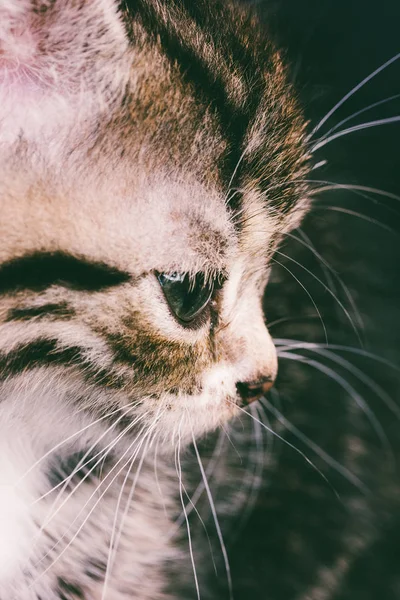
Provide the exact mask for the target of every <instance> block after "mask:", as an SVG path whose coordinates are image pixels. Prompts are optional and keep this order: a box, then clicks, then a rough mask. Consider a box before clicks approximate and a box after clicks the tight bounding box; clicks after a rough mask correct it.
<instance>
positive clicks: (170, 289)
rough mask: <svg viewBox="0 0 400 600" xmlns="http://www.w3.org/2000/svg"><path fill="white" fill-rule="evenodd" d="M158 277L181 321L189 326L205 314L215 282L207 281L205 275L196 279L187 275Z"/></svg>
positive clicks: (198, 274) (200, 275)
mask: <svg viewBox="0 0 400 600" xmlns="http://www.w3.org/2000/svg"><path fill="white" fill-rule="evenodd" d="M157 277H158V281H159V283H160V285H161V287H162V290H163V292H164V296H165V298H166V300H167V302H168V304H169V307H170V309H171V310H172V312H173V313H174V315H175V316H176V318H177V319H178V320H179V321H182V322H183V323H184V324H189V323H192V322H193V321H194V320H195V319H196V318H197V317H199V316H200V315H201V314H203V312H204V311H205V309H206V307H207V306H208V304H209V301H210V299H211V296H212V293H213V291H214V283H213V281H210V280H207V281H206V279H205V277H204V274H203V273H197V274H196V276H195V277H194V278H193V277H189V275H188V274H187V273H186V274H182V273H159V274H157Z"/></svg>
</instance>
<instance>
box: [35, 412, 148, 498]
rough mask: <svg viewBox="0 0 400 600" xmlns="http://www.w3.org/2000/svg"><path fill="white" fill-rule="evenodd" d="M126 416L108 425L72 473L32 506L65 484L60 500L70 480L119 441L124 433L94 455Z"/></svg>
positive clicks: (123, 415)
mask: <svg viewBox="0 0 400 600" xmlns="http://www.w3.org/2000/svg"><path fill="white" fill-rule="evenodd" d="M135 407H136V404H133V403H132V405H131V406H130V407H129V409H131V408H135ZM125 416H126V413H123V414H122V415H121V416H120V417H119V418H118V419H116V421H114V422H113V423H112V424H111V425H110V426H109V427H107V429H105V431H103V433H102V434H101V435H100V436H99V437H98V438H97V439H96V441H95V442H94V443H93V444H92V445H91V446H90V448H89V450H88V451H87V452H86V453H85V454H84V456H83V457H82V458H81V460H80V461H79V463H78V464H77V465H76V467H75V468H74V470H73V471H72V473H70V474H69V475H67V476H66V477H65V478H64V479H63V480H62V481H60V482H59V483H57V485H55V486H54V487H52V488H51V490H48V491H47V492H46V493H44V494H43V495H42V496H40V497H39V498H36V499H35V500H34V501H33V502H32V504H31V506H33V505H34V504H36V503H37V502H40V501H41V500H43V499H44V498H46V497H47V496H49V495H50V494H52V493H53V492H54V491H55V490H56V489H58V488H59V487H61V486H63V488H62V490H61V491H60V492H59V494H58V496H57V498H56V499H55V501H54V502H55V503H56V502H57V501H58V498H59V496H60V495H61V494H62V493H63V492H64V491H65V489H66V488H67V486H68V484H69V483H70V481H71V480H72V479H73V478H74V476H75V475H76V474H77V473H78V471H79V470H81V469H83V468H84V467H86V466H87V465H88V464H90V463H91V462H92V461H93V460H94V459H95V458H97V457H98V456H100V455H102V454H104V453H105V451H106V450H107V449H108V448H109V447H110V446H111V445H112V446H114V445H115V444H114V442H115V441H118V440H119V439H120V438H121V437H122V436H123V433H122V434H119V435H118V436H117V438H116V439H115V440H113V441H112V442H110V443H109V444H107V445H106V446H105V447H104V448H102V449H101V450H99V452H96V454H94V455H92V454H91V453H92V451H93V450H94V449H95V448H96V446H97V445H98V444H99V442H100V441H101V440H102V439H103V438H104V437H105V436H106V435H107V434H108V433H110V431H111V430H112V429H113V428H114V427H115V426H116V425H117V424H118V423H119V422H120V421H121V420H122V419H123V418H124V417H125ZM88 456H90V458H89V460H87V461H86V462H84V461H85V459H86V458H87V457H88ZM103 458H104V457H102V458H101V460H103ZM101 460H100V461H98V462H97V463H96V464H95V465H94V467H96V466H97V465H98V464H99V463H100V462H101Z"/></svg>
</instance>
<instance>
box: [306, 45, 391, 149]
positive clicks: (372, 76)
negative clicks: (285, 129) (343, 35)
mask: <svg viewBox="0 0 400 600" xmlns="http://www.w3.org/2000/svg"><path fill="white" fill-rule="evenodd" d="M399 58H400V52H399V53H398V54H395V56H393V57H392V58H389V60H387V61H386V62H384V63H383V64H382V65H380V66H379V67H378V68H377V69H375V71H372V73H370V74H369V75H367V77H365V78H364V79H363V80H362V81H360V83H358V84H357V85H356V86H354V87H353V88H352V89H351V90H350V91H349V92H347V94H345V95H344V96H343V98H342V99H341V100H339V102H337V103H336V104H335V106H334V107H333V108H331V109H330V110H329V111H328V112H327V113H326V115H325V116H324V117H323V118H322V119H321V120H320V122H319V123H318V124H317V125H316V126H315V127H314V129H313V130H312V131H311V134H310V139H311V138H312V137H313V136H314V135H315V133H316V132H317V131H318V130H319V129H321V127H322V126H323V125H324V123H326V121H327V120H328V119H329V118H330V117H331V116H332V115H333V114H334V113H335V112H336V111H337V110H338V108H340V107H341V106H342V104H344V103H345V102H346V100H348V99H349V98H350V97H351V96H353V94H355V93H356V92H358V90H359V89H361V88H362V87H363V86H364V85H365V84H366V83H368V81H371V79H373V78H374V77H376V75H378V74H379V73H381V72H382V71H383V70H384V69H386V68H387V67H389V66H390V65H391V64H393V63H394V62H395V61H396V60H398V59H399Z"/></svg>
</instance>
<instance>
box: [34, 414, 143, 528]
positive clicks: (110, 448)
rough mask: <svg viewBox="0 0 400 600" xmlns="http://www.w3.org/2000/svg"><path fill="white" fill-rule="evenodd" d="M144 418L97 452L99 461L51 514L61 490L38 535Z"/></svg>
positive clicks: (139, 419) (130, 424)
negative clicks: (99, 455) (121, 440)
mask: <svg viewBox="0 0 400 600" xmlns="http://www.w3.org/2000/svg"><path fill="white" fill-rule="evenodd" d="M146 416H147V413H144V414H143V415H140V416H139V417H137V418H136V419H135V420H134V421H132V422H131V423H129V425H128V427H126V428H125V429H124V431H122V432H121V433H120V434H119V435H118V436H117V437H116V438H115V439H114V440H113V441H112V442H110V444H107V446H106V447H105V448H104V449H103V450H101V451H100V452H98V454H101V455H102V456H101V457H100V459H99V460H98V461H96V463H95V464H94V465H93V466H92V468H91V469H90V470H89V471H88V473H85V475H84V476H83V477H82V478H81V479H80V480H79V482H78V483H77V484H76V486H75V487H74V488H73V490H72V492H71V493H70V494H68V495H67V497H66V498H64V500H63V501H62V503H61V504H60V505H59V506H58V507H57V510H56V511H55V512H53V513H51V512H50V511H51V510H52V509H53V507H54V506H55V504H56V502H57V501H58V499H59V498H60V496H61V494H62V492H63V491H64V490H61V492H60V493H59V494H58V496H57V498H56V500H55V502H53V504H52V506H51V508H50V510H49V512H50V517H47V519H45V520H44V521H43V523H42V526H41V528H40V530H39V532H38V535H39V534H40V533H41V532H42V531H43V529H44V528H45V527H46V526H47V525H48V524H49V523H50V522H51V520H52V519H54V517H55V516H56V515H57V514H58V513H59V512H60V510H61V509H62V508H63V506H65V504H66V503H67V502H68V501H69V500H70V499H71V497H72V496H73V494H75V493H76V491H77V490H78V489H79V487H80V486H81V485H82V484H83V483H84V482H85V480H86V479H87V478H88V477H89V476H90V474H91V473H92V472H93V470H94V469H95V468H96V467H97V465H99V464H100V463H101V462H102V461H103V460H104V459H105V457H106V456H107V454H109V452H110V451H111V450H112V449H113V448H115V446H116V445H117V443H118V442H119V441H120V439H122V437H124V436H125V435H126V433H127V432H128V431H130V430H131V429H132V428H133V427H134V426H135V425H136V424H137V423H139V422H140V421H142V420H143V419H144V418H145V417H146ZM117 464H118V463H117ZM70 478H71V476H69V477H68V478H67V484H68V480H69V481H70V480H71V479H70ZM105 479H107V476H106V477H105V478H104V479H103V481H104V480H105ZM65 487H66V486H65ZM64 489H65V488H64ZM78 516H79V515H78Z"/></svg>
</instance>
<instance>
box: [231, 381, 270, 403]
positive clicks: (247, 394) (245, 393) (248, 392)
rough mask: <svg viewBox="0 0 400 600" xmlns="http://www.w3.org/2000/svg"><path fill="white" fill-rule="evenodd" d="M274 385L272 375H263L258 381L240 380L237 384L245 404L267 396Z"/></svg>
mask: <svg viewBox="0 0 400 600" xmlns="http://www.w3.org/2000/svg"><path fill="white" fill-rule="evenodd" d="M273 385H274V380H273V379H272V378H271V377H262V378H261V379H259V380H257V381H240V382H239V383H237V384H236V389H237V391H238V394H239V396H240V397H241V399H242V400H243V403H244V404H250V403H251V402H254V400H258V399H259V398H262V396H265V394H266V393H267V392H269V390H270V389H271V388H272V386H273Z"/></svg>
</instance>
